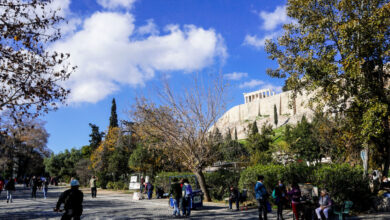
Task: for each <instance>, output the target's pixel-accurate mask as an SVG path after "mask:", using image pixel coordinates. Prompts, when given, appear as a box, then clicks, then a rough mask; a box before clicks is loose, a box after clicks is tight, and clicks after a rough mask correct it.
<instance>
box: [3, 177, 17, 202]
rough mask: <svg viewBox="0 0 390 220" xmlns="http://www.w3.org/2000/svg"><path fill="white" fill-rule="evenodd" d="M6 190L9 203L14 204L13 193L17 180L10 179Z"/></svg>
mask: <svg viewBox="0 0 390 220" xmlns="http://www.w3.org/2000/svg"><path fill="white" fill-rule="evenodd" d="M4 188H5V190H7V203H8V202H9V201H10V202H11V203H12V193H13V192H14V191H15V180H14V179H12V177H10V178H9V180H8V182H7V183H6V184H5V187H4Z"/></svg>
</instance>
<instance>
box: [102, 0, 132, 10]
mask: <svg viewBox="0 0 390 220" xmlns="http://www.w3.org/2000/svg"><path fill="white" fill-rule="evenodd" d="M135 1H136V0H97V3H98V4H99V5H101V6H102V7H104V8H107V9H115V8H119V7H122V8H126V9H131V8H132V7H133V4H134V2H135Z"/></svg>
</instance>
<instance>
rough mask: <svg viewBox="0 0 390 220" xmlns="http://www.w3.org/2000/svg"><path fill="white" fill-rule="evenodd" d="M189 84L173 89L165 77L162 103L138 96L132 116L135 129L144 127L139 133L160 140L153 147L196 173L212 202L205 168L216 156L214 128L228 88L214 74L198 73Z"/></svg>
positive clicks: (159, 92) (161, 91) (222, 108)
mask: <svg viewBox="0 0 390 220" xmlns="http://www.w3.org/2000/svg"><path fill="white" fill-rule="evenodd" d="M186 86H187V87H186V88H185V89H183V90H184V91H182V93H180V92H177V91H178V90H176V91H175V92H174V91H173V89H172V86H171V85H170V84H169V83H168V82H167V81H166V80H165V81H164V83H163V87H162V88H161V89H158V96H159V97H160V101H161V103H160V105H157V104H156V103H153V102H152V101H150V100H147V99H146V98H139V99H137V102H136V105H135V108H134V110H133V111H132V112H131V116H132V118H133V120H134V121H135V122H136V123H137V125H138V126H136V128H137V129H138V130H142V131H138V132H139V133H147V134H148V136H147V137H146V138H155V139H157V140H160V141H159V142H158V144H154V145H153V146H154V147H159V148H162V149H164V150H166V151H167V152H169V153H170V154H172V155H173V156H174V157H176V158H180V161H181V163H182V165H183V166H184V167H185V168H186V169H189V170H191V171H192V172H194V174H195V175H196V177H197V179H198V181H199V185H200V187H201V189H202V191H203V192H204V193H205V198H206V200H207V201H210V200H211V198H210V195H209V192H208V189H207V187H206V182H205V177H204V175H203V169H204V168H205V167H206V166H208V165H210V164H211V163H213V162H214V161H215V159H216V153H217V148H216V147H215V145H214V144H213V142H212V138H210V136H211V133H212V132H211V129H212V126H213V125H214V124H215V122H216V121H217V120H218V118H219V117H220V116H221V115H222V114H223V113H224V111H225V106H226V98H225V97H226V96H225V94H226V93H225V92H226V91H225V90H226V88H227V87H226V84H225V82H224V81H223V77H222V76H221V75H212V76H210V77H208V78H207V80H205V79H204V78H202V77H200V76H199V75H197V76H194V77H193V81H192V83H191V84H190V85H186Z"/></svg>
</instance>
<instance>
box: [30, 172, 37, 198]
mask: <svg viewBox="0 0 390 220" xmlns="http://www.w3.org/2000/svg"><path fill="white" fill-rule="evenodd" d="M30 186H31V198H34V199H36V198H37V189H38V181H37V178H36V177H35V176H33V177H32V178H31V180H30Z"/></svg>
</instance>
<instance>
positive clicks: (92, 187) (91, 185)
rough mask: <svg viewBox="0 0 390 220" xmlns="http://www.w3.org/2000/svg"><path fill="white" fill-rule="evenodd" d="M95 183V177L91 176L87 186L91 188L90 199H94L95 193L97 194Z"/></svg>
mask: <svg viewBox="0 0 390 220" xmlns="http://www.w3.org/2000/svg"><path fill="white" fill-rule="evenodd" d="M96 181H97V179H96V177H95V176H92V178H91V180H90V181H89V185H90V187H91V195H92V198H96V193H97V189H96Z"/></svg>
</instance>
